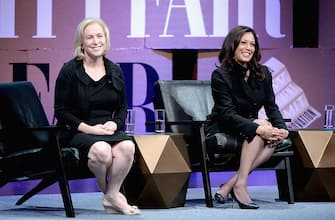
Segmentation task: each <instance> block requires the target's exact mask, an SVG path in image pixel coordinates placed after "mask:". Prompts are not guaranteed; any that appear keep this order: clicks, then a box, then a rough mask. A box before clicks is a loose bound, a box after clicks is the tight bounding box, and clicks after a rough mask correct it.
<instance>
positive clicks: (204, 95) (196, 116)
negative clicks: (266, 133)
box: [153, 80, 294, 207]
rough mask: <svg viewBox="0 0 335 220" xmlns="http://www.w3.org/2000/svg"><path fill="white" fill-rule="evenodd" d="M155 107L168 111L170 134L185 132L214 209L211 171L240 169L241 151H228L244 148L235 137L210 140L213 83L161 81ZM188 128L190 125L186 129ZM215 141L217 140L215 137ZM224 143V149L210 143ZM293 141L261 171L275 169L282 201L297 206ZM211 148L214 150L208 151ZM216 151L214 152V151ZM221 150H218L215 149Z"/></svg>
mask: <svg viewBox="0 0 335 220" xmlns="http://www.w3.org/2000/svg"><path fill="white" fill-rule="evenodd" d="M154 89H155V97H154V98H153V102H154V107H155V108H164V109H165V110H166V128H167V131H170V132H176V133H183V134H184V137H185V139H186V142H187V143H188V144H189V148H188V150H189V156H190V161H191V168H192V170H193V171H201V172H202V179H203V186H204V192H205V199H206V205H207V206H208V207H213V201H212V193H211V184H210V178H209V172H211V171H233V170H237V169H238V167H239V151H238V149H237V150H235V151H229V150H228V151H225V150H222V149H223V146H227V148H226V149H232V148H235V149H236V148H240V147H241V146H240V144H238V143H237V142H236V141H235V140H234V139H233V138H231V137H229V136H224V137H223V138H222V136H221V137H220V135H218V140H215V141H213V139H210V138H208V137H206V135H207V134H206V132H205V126H206V123H208V120H207V119H206V116H207V115H208V114H209V113H210V112H211V109H212V106H213V105H214V101H213V98H212V95H211V85H210V81H207V80H203V81H201V80H158V81H157V82H156V83H155V85H154ZM185 125H188V126H185ZM214 138H215V137H214ZM217 142H220V146H211V148H208V149H207V146H208V145H209V144H213V143H217ZM291 147H292V142H291V140H290V139H286V140H285V141H284V142H283V144H282V145H281V146H279V147H278V148H277V149H278V150H276V152H275V153H274V154H273V156H272V157H271V158H270V160H269V161H267V162H266V163H265V164H263V165H262V166H261V167H259V169H275V170H276V174H277V182H278V190H279V196H280V198H281V199H285V200H287V201H288V203H294V194H293V185H292V177H291V167H290V158H291V157H292V156H293V150H292V148H291ZM209 149H211V151H208V150H209ZM213 149H214V150H213ZM215 149H217V150H215Z"/></svg>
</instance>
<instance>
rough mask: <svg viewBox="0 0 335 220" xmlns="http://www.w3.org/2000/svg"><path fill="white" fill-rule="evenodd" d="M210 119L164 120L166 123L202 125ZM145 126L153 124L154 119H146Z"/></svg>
mask: <svg viewBox="0 0 335 220" xmlns="http://www.w3.org/2000/svg"><path fill="white" fill-rule="evenodd" d="M209 122H210V120H204V121H200V120H199V121H194V120H180V121H166V122H165V124H166V125H203V124H207V123H209ZM145 125H146V126H154V125H155V122H154V121H148V122H146V123H145Z"/></svg>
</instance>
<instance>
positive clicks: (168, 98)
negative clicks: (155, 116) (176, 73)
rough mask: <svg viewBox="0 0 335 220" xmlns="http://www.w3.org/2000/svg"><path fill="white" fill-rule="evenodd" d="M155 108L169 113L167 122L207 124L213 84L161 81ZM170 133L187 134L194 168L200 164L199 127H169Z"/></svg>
mask: <svg viewBox="0 0 335 220" xmlns="http://www.w3.org/2000/svg"><path fill="white" fill-rule="evenodd" d="M154 89H155V97H154V98H153V103H154V107H155V108H164V109H165V110H166V121H167V122H169V121H170V122H171V121H185V120H193V121H203V120H206V116H207V115H208V114H209V113H210V112H211V110H212V107H213V105H214V102H213V98H212V91H211V83H210V81H205V80H158V81H157V82H156V83H155V85H154ZM166 128H167V131H171V132H174V133H182V134H184V137H185V140H186V142H187V143H188V144H189V148H188V151H189V156H190V162H191V165H192V167H193V168H194V167H196V166H198V165H199V161H200V155H201V151H200V148H201V141H200V133H199V127H198V126H197V125H195V126H187V125H171V126H167V127H166Z"/></svg>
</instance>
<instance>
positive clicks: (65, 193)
mask: <svg viewBox="0 0 335 220" xmlns="http://www.w3.org/2000/svg"><path fill="white" fill-rule="evenodd" d="M49 146H52V149H53V152H54V153H55V159H56V161H55V164H56V167H55V169H56V175H57V181H58V184H59V188H60V191H61V194H62V199H63V203H64V208H65V213H66V216H67V217H75V212H74V208H73V204H72V199H71V194H70V188H69V183H68V180H67V177H66V173H65V169H64V164H63V159H62V154H61V150H60V146H59V145H58V141H57V135H56V133H55V131H49Z"/></svg>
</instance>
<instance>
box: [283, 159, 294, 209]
mask: <svg viewBox="0 0 335 220" xmlns="http://www.w3.org/2000/svg"><path fill="white" fill-rule="evenodd" d="M285 167H286V174H287V187H288V194H289V195H288V200H287V201H288V203H289V204H293V203H294V190H293V183H292V170H291V163H290V158H289V157H286V158H285Z"/></svg>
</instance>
